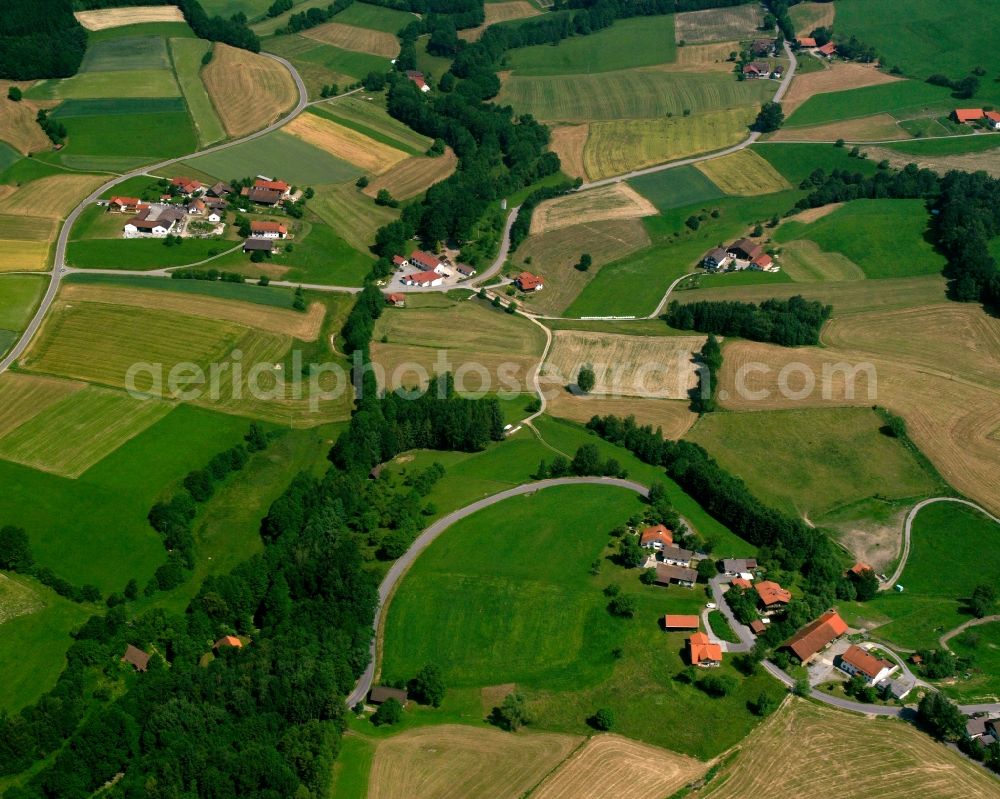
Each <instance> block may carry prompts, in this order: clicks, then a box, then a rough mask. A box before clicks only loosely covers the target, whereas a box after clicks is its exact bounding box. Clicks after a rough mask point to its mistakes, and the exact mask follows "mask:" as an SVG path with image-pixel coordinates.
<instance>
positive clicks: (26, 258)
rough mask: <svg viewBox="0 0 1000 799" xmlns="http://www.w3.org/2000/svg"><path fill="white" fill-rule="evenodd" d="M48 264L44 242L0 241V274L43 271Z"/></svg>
mask: <svg viewBox="0 0 1000 799" xmlns="http://www.w3.org/2000/svg"><path fill="white" fill-rule="evenodd" d="M48 262H49V245H48V243H47V242H44V241H21V240H19V239H0V272H21V271H39V272H40V271H43V270H45V269H46V267H47V266H48Z"/></svg>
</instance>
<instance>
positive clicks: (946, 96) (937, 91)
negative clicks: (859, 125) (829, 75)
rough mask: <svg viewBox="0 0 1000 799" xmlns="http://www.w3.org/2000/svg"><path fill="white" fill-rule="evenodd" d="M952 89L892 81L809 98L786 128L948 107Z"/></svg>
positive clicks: (912, 81)
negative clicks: (873, 115)
mask: <svg viewBox="0 0 1000 799" xmlns="http://www.w3.org/2000/svg"><path fill="white" fill-rule="evenodd" d="M954 104H955V101H954V100H952V99H951V90H950V89H947V88H943V87H941V86H932V85H931V84H929V83H922V82H920V81H915V80H908V81H895V82H893V83H883V84H880V85H878V86H865V87H864V88H861V89H848V90H846V91H842V92H824V93H823V94H817V95H814V96H813V97H810V98H809V99H808V100H806V101H805V102H804V103H803V104H802V105H800V106H799V107H798V108H797V109H795V111H794V113H792V115H791V116H790V117H789V118H788V120H787V122H786V123H785V127H786V128H794V127H802V126H806V125H821V124H823V123H825V122H837V121H839V120H842V119H857V118H858V117H867V116H871V115H872V114H882V113H889V114H892V115H894V116H899V115H902V114H906V113H908V112H914V111H920V110H924V109H934V108H951V107H953V106H954Z"/></svg>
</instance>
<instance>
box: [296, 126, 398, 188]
mask: <svg viewBox="0 0 1000 799" xmlns="http://www.w3.org/2000/svg"><path fill="white" fill-rule="evenodd" d="M283 131H284V132H287V133H288V134H290V135H292V136H296V137H298V138H300V139H302V140H303V141H306V142H308V143H309V144H312V145H313V146H314V147H318V148H319V149H320V150H323V151H324V152H327V153H329V154H330V155H332V156H334V157H335V158H339V159H341V160H343V161H347V162H348V163H351V164H354V165H355V166H357V167H358V168H359V169H361V170H363V171H365V172H370V173H372V174H376V175H381V174H382V173H383V172H386V171H387V170H389V169H390V168H392V167H393V166H394V165H395V164H398V163H399V162H400V161H403V160H405V159H406V153H404V152H403V151H402V150H397V149H395V148H394V147H390V146H389V145H387V144H383V143H382V142H379V141H376V140H375V139H372V138H369V137H368V136H365V135H364V134H363V133H359V132H358V131H356V130H352V129H351V128H348V127H344V126H343V125H338V124H337V123H336V122H331V121H330V120H329V119H325V118H324V117H321V116H317V115H316V114H308V113H307V114H299V115H298V116H297V117H296V118H295V119H293V120H292V121H291V122H289V123H288V124H287V125H285V127H284V128H283Z"/></svg>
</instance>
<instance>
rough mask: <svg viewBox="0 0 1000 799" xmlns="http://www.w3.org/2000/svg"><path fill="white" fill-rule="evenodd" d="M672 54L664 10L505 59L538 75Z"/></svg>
mask: <svg viewBox="0 0 1000 799" xmlns="http://www.w3.org/2000/svg"><path fill="white" fill-rule="evenodd" d="M349 10H350V9H348V11H349ZM340 16H342V15H338V19H339V17H340ZM676 57H677V48H676V45H675V44H674V18H673V15H670V14H667V15H663V16H658V17H633V18H631V19H620V20H617V21H616V22H615V23H614V25H612V26H611V27H610V28H605V29H604V30H601V31H598V32H596V33H592V34H590V35H589V36H576V37H573V38H570V39H565V40H563V41H562V42H560V43H559V45H558V46H556V47H553V46H552V45H549V44H539V45H534V46H532V47H520V48H518V49H516V50H511V51H510V53H509V55H508V56H507V60H508V61H509V64H510V67H511V68H512V69H513V70H514V74H515V75H535V76H539V75H575V74H587V73H592V72H612V71H615V70H622V69H632V68H634V67H648V66H654V65H656V64H665V63H669V62H671V61H673V60H674V59H675V58H676Z"/></svg>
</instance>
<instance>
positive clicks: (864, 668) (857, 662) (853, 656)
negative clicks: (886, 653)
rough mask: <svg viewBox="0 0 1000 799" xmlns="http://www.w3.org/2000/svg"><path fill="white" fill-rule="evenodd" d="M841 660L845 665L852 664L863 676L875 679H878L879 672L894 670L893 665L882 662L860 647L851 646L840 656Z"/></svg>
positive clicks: (885, 661)
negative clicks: (887, 669) (886, 669)
mask: <svg viewBox="0 0 1000 799" xmlns="http://www.w3.org/2000/svg"><path fill="white" fill-rule="evenodd" d="M840 659H841V660H842V661H844V662H845V663H849V664H851V665H852V666H853V667H854V668H855V670H856V671H860V672H861V673H862V674H866V675H868V677H870V678H872V679H874V678H875V677H878V675H879V672H880V671H882V669H885V668H890V669H891V668H892V665H893V664H892V663H889V662H888V661H887V660H882V659H880V658H877V657H875V656H874V655H871V654H869V653H868V652H865V650H863V649H862V648H861V647H860V646H853V645H852V646H849V647H848V648H847V651H846V652H845V653H844V654H843V655H841V656H840Z"/></svg>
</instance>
